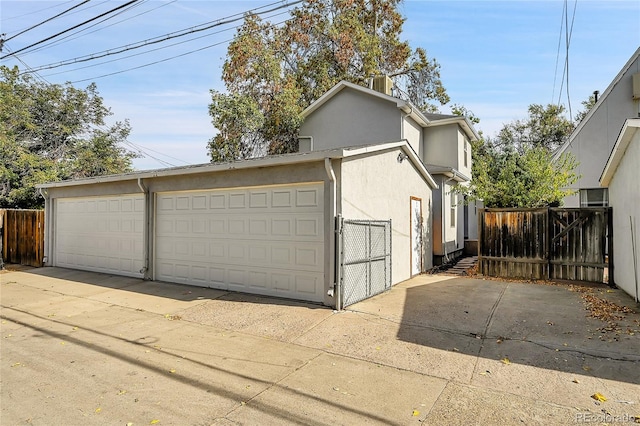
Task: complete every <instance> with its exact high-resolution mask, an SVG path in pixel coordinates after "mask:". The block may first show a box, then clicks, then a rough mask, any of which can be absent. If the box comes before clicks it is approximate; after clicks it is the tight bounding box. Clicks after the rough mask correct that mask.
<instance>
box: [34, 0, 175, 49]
mask: <svg viewBox="0 0 640 426" xmlns="http://www.w3.org/2000/svg"><path fill="white" fill-rule="evenodd" d="M144 1H146V0H143V2H144ZM176 1H178V0H171V1H169V2H166V3H162V4H161V5H160V6H157V7H154V8H153V9H149V10H145V11H144V12H140V13H138V14H137V15H133V16H131V17H129V18H125V19H122V20H120V21H117V22H114V23H112V24H109V25H105V26H104V27H101V28H96V29H95V30H93V31H89V32H87V33H84V34H80V33H82V32H84V31H86V30H88V29H89V28H92V27H95V26H96V25H99V24H101V23H103V22H104V21H106V20H107V19H109V18H107V19H104V20H102V21H100V22H97V23H95V24H93V25H90V26H89V27H87V28H83V29H80V30H78V31H76V32H75V33H72V34H69V35H67V36H65V37H62V38H61V39H59V40H55V41H52V42H50V43H46V44H44V45H42V46H38V47H36V48H35V49H33V50H30V51H29V52H27V53H26V55H30V54H32V53H35V52H39V51H40V50H42V49H47V48H51V47H53V46H59V45H61V44H64V43H68V42H70V41H72V40H76V39H78V38H80V37H84V36H88V35H89V34H93V33H96V32H98V31H102V30H104V29H107V28H109V27H112V26H114V25H117V24H120V23H122V22H125V21H129V20H131V19H133V18H137V17H138V16H141V15H145V14H147V13H149V12H153V11H154V10H156V9H160V8H161V7H165V6H168V5H170V4H172V3H175V2H176ZM141 4H142V3H138V5H141ZM136 6H137V5H136ZM134 7H135V6H134ZM132 8H133V7H132ZM132 8H129V9H127V10H130V9H132ZM124 12H126V10H123V11H122V12H121V13H124ZM119 14H120V13H118V14H117V15H119ZM117 15H114V16H117ZM74 36H75V37H74Z"/></svg>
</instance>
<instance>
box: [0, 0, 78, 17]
mask: <svg viewBox="0 0 640 426" xmlns="http://www.w3.org/2000/svg"><path fill="white" fill-rule="evenodd" d="M73 1H74V0H69V1H67V2H64V3H62V4H61V5H58V4H55V5H53V6H49V7H45V8H44V9H39V10H35V11H33V12H27V13H23V14H22V15H17V16H9V17H7V18H2V19H0V21H10V20H12V19H18V18H22V17H23V16H29V15H34V14H36V13H40V12H44V11H45V10H49V9H54V8H56V7H58V6H62V5H65V4H67V3H73Z"/></svg>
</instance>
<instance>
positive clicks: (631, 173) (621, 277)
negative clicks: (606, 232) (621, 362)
mask: <svg viewBox="0 0 640 426" xmlns="http://www.w3.org/2000/svg"><path fill="white" fill-rule="evenodd" d="M638 170H640V132H636V133H635V136H634V138H633V139H632V140H631V142H630V144H629V146H628V147H627V151H626V153H625V155H624V157H623V158H622V160H621V162H620V165H619V166H618V168H617V170H616V172H615V174H614V176H613V179H612V180H611V182H610V183H609V203H610V205H611V207H612V209H613V253H614V258H613V262H614V268H615V270H614V279H615V284H616V285H617V286H618V287H620V288H622V289H623V290H624V291H626V292H627V293H629V294H630V295H631V296H632V297H635V295H636V277H637V279H640V271H636V270H635V267H636V266H635V265H634V258H633V256H634V255H633V244H632V239H631V236H632V234H631V223H630V220H629V218H631V220H632V221H633V235H634V236H635V237H634V238H635V252H636V253H635V256H636V259H635V260H636V263H637V265H638V266H640V229H639V228H640V180H638Z"/></svg>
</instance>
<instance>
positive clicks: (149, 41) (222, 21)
mask: <svg viewBox="0 0 640 426" xmlns="http://www.w3.org/2000/svg"><path fill="white" fill-rule="evenodd" d="M302 1H303V0H296V1H293V2H289V3H286V4H281V5H279V6H276V7H273V8H271V9H268V10H264V11H261V12H260V14H264V13H269V12H274V11H276V10H280V9H284V8H287V7H290V6H293V5H295V4H298V3H302ZM278 3H282V2H275V3H271V4H268V5H266V6H261V7H259V8H256V9H252V10H249V11H247V12H243V13H237V14H235V15H231V16H228V17H226V18H221V19H219V20H217V21H211V22H208V23H206V24H201V25H198V26H195V27H191V28H187V29H184V30H179V31H175V32H173V33H168V34H165V35H163V36H159V37H154V38H150V39H147V40H143V41H140V42H136V43H131V44H128V45H125V46H120V47H116V48H114V49H115V50H114V49H109V50H104V51H101V52H97V53H93V54H90V55H84V56H79V57H76V58H73V59H68V60H65V61H61V62H57V63H53V64H47V65H42V66H39V67H36V68H35V70H36V71H41V70H44V69H52V68H57V67H61V66H65V65H70V64H76V63H79V62H87V61H91V60H94V59H100V58H104V57H105V56H111V55H117V54H120V53H124V52H127V51H130V50H134V49H139V48H141V47H145V46H149V45H151V44H157V43H161V42H164V41H167V40H171V39H174V38H178V37H184V36H186V35H189V34H194V33H197V32H201V31H205V30H209V29H211V28H215V27H219V26H222V25H226V24H230V23H233V22H236V21H239V20H242V19H244V15H245V14H246V13H255V12H256V11H257V10H259V9H262V8H265V7H268V6H272V5H274V4H278ZM202 25H205V26H204V27H202ZM200 27H202V28H200ZM15 53H18V52H15ZM0 59H2V58H0Z"/></svg>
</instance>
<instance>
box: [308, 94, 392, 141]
mask: <svg viewBox="0 0 640 426" xmlns="http://www.w3.org/2000/svg"><path fill="white" fill-rule="evenodd" d="M401 121H402V118H401V115H400V111H399V110H398V108H397V106H396V105H395V104H394V103H392V102H389V101H386V100H383V99H375V98H372V97H371V96H369V95H367V94H363V93H361V92H358V91H355V90H353V89H350V88H345V89H343V90H342V91H341V93H340V96H335V97H333V98H332V99H330V100H329V101H327V102H326V103H325V104H324V105H322V106H321V107H320V108H318V109H317V110H316V111H314V112H313V114H311V115H310V116H309V117H307V119H306V120H305V122H304V123H303V124H302V126H301V128H300V135H301V136H312V137H313V150H314V151H319V150H324V149H331V148H339V147H347V146H356V145H365V144H372V143H378V142H388V141H396V140H398V138H399V135H400V134H401Z"/></svg>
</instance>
